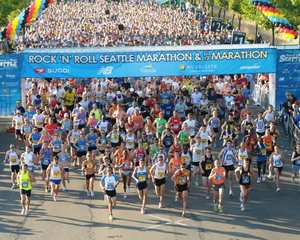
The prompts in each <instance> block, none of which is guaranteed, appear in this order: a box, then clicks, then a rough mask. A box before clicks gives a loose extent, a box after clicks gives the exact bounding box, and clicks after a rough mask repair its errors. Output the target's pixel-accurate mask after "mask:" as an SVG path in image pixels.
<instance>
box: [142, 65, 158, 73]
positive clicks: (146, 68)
mask: <svg viewBox="0 0 300 240" xmlns="http://www.w3.org/2000/svg"><path fill="white" fill-rule="evenodd" d="M140 71H141V72H142V73H155V72H156V70H155V69H154V67H153V65H152V64H148V65H145V66H144V67H142V68H141V69H140Z"/></svg>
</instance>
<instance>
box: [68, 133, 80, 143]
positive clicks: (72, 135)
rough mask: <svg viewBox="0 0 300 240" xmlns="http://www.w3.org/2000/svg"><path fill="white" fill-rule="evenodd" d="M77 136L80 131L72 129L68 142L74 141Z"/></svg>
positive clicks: (76, 139) (78, 136)
mask: <svg viewBox="0 0 300 240" xmlns="http://www.w3.org/2000/svg"><path fill="white" fill-rule="evenodd" d="M79 138H80V132H79V131H77V130H72V132H71V136H70V142H71V143H76V142H77V141H78V139H79Z"/></svg>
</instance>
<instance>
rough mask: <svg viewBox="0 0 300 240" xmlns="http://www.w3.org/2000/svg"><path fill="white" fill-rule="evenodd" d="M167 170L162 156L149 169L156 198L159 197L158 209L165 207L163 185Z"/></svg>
mask: <svg viewBox="0 0 300 240" xmlns="http://www.w3.org/2000/svg"><path fill="white" fill-rule="evenodd" d="M167 170H168V169H167V164H166V162H165V161H164V156H163V155H159V156H158V162H157V163H155V164H154V165H153V166H152V167H151V169H150V174H151V177H152V182H153V184H154V187H155V193H156V196H157V197H159V204H158V207H159V208H162V207H164V205H165V185H166V174H167Z"/></svg>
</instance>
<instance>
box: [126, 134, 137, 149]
mask: <svg viewBox="0 0 300 240" xmlns="http://www.w3.org/2000/svg"><path fill="white" fill-rule="evenodd" d="M134 146H135V136H134V135H131V134H130V135H129V134H128V135H127V136H126V147H127V148H128V149H134Z"/></svg>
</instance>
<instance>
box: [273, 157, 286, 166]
mask: <svg viewBox="0 0 300 240" xmlns="http://www.w3.org/2000/svg"><path fill="white" fill-rule="evenodd" d="M272 163H273V167H283V162H282V160H281V155H280V154H273V157H272Z"/></svg>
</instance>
